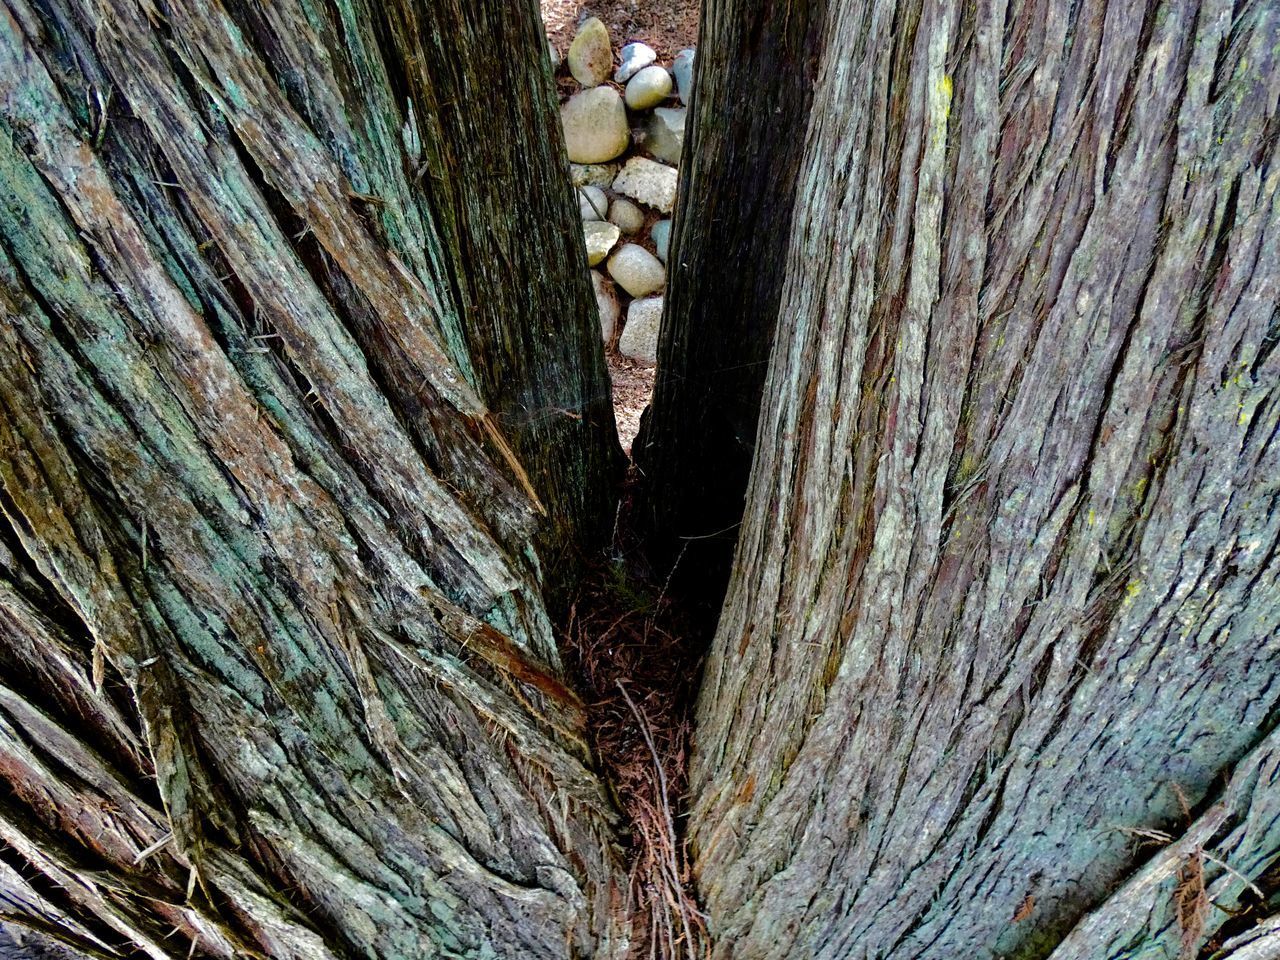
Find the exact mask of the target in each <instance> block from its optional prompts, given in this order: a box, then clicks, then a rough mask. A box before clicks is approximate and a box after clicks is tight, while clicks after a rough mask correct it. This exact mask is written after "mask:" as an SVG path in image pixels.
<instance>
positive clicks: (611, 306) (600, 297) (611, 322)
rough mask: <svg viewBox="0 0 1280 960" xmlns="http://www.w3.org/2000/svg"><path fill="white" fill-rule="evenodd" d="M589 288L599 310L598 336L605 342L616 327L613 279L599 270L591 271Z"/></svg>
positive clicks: (616, 304)
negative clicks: (592, 291)
mask: <svg viewBox="0 0 1280 960" xmlns="http://www.w3.org/2000/svg"><path fill="white" fill-rule="evenodd" d="M591 288H592V289H593V290H594V291H595V294H596V307H597V308H598V310H599V312H600V337H601V339H602V340H603V341H604V342H605V343H606V344H607V343H608V342H609V341H610V340H612V339H613V332H614V330H616V329H617V327H618V313H619V311H618V293H617V291H616V290H614V289H613V281H611V280H610V279H609V278H608V277H606V276H605V275H604V274H603V273H601V272H600V271H599V270H592V271H591Z"/></svg>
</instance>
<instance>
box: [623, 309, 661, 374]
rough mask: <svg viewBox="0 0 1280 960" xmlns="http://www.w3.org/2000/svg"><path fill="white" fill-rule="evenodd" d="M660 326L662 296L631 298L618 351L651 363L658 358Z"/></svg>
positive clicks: (634, 358)
mask: <svg viewBox="0 0 1280 960" xmlns="http://www.w3.org/2000/svg"><path fill="white" fill-rule="evenodd" d="M661 328H662V297H645V298H644V299H643V300H632V301H631V306H629V307H628V308H627V323H626V326H624V327H623V328H622V336H621V337H619V338H618V352H619V353H621V354H622V355H623V356H627V357H631V358H632V359H633V360H643V361H645V362H646V363H653V362H654V361H656V360H657V359H658V331H659V330H660V329H661Z"/></svg>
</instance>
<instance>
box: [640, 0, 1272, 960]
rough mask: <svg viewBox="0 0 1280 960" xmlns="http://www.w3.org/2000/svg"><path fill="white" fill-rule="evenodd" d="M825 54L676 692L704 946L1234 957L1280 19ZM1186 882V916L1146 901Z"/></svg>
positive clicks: (840, 22)
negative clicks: (758, 394) (764, 365)
mask: <svg viewBox="0 0 1280 960" xmlns="http://www.w3.org/2000/svg"><path fill="white" fill-rule="evenodd" d="M706 6H707V15H708V16H712V17H723V16H726V15H727V14H725V13H724V12H723V10H728V9H730V8H732V7H734V6H735V5H734V4H732V3H718V2H716V0H708V3H707V5H706ZM722 8H723V10H722ZM820 35H821V38H822V39H821V58H820V65H819V67H818V75H817V85H816V87H815V89H814V91H813V102H812V107H811V109H810V111H809V113H808V115H807V129H806V132H805V134H804V138H805V139H804V149H803V157H802V160H801V161H800V171H799V174H798V185H797V187H796V189H795V197H794V201H793V202H794V205H795V209H794V212H793V214H792V216H791V218H790V223H791V226H790V229H789V233H788V247H787V252H786V267H785V270H786V276H785V281H784V285H783V289H782V293H781V298H780V304H779V307H778V311H777V317H778V323H777V331H778V333H777V338H776V344H775V346H774V349H773V354H772V363H771V368H770V372H769V378H768V382H767V385H766V387H765V390H764V407H763V409H762V411H761V414H760V426H759V431H758V433H757V436H756V448H755V461H754V468H753V473H752V479H751V485H750V489H749V492H748V496H747V506H746V514H745V519H744V522H743V526H742V534H741V538H740V541H739V543H738V546H737V556H736V564H735V569H734V573H733V578H732V581H731V584H730V587H729V592H728V597H727V600H726V602H725V605H724V610H723V615H722V619H721V621H720V624H719V628H718V632H717V634H716V637H715V641H714V644H713V648H712V652H711V655H710V660H709V663H708V666H707V671H706V677H705V681H704V686H703V689H702V692H701V699H700V702H699V708H698V718H697V721H698V723H697V736H696V750H695V755H694V758H693V769H692V775H691V780H692V793H693V797H694V805H693V813H692V840H693V846H694V853H695V857H696V863H697V870H698V879H699V886H700V890H701V892H702V894H703V896H704V897H705V902H706V906H707V909H708V912H709V914H710V918H711V919H710V925H711V934H712V936H713V938H714V941H715V954H716V956H718V957H744V956H749V957H753V958H767V957H779V958H781V957H787V958H793V960H794V958H802V957H823V958H835V957H841V958H852V957H867V958H870V957H876V958H892V960H899V958H919V960H923V958H953V957H958V956H971V957H1018V958H1041V957H1046V956H1050V955H1052V956H1054V957H1058V958H1066V957H1080V958H1084V957H1093V958H1096V957H1117V958H1118V957H1121V956H1123V957H1139V956H1140V957H1174V956H1178V955H1180V954H1184V955H1187V952H1188V951H1189V955H1194V953H1195V951H1196V950H1197V949H1199V948H1200V947H1202V946H1203V945H1204V944H1206V943H1211V942H1213V943H1218V942H1221V939H1220V936H1219V935H1220V933H1221V936H1223V937H1225V936H1227V935H1230V936H1232V937H1243V936H1248V935H1250V934H1248V932H1247V931H1240V930H1237V929H1235V928H1227V927H1223V926H1222V925H1223V924H1224V922H1225V921H1227V920H1228V918H1229V914H1228V912H1226V911H1238V910H1240V909H1243V908H1244V907H1246V906H1247V905H1248V904H1249V903H1250V902H1251V900H1252V899H1255V898H1256V896H1257V894H1256V893H1255V892H1253V891H1252V890H1251V888H1249V887H1248V886H1247V885H1246V883H1245V878H1249V879H1254V880H1256V879H1257V878H1259V877H1260V876H1261V875H1262V874H1263V872H1264V870H1265V868H1266V867H1267V866H1268V865H1269V864H1271V863H1272V862H1273V861H1274V860H1275V858H1276V855H1277V853H1278V852H1280V795H1278V794H1280V791H1278V790H1277V784H1276V767H1275V761H1276V754H1275V739H1274V737H1275V735H1274V734H1273V733H1272V729H1273V726H1274V722H1275V716H1276V708H1277V706H1280V686H1278V685H1277V683H1276V680H1277V677H1278V676H1280V585H1278V584H1277V573H1278V571H1280V509H1277V497H1278V495H1280V436H1278V435H1277V425H1278V423H1280V390H1278V389H1277V384H1278V381H1280V351H1278V350H1277V349H1276V344H1277V340H1278V339H1280V319H1278V314H1277V297H1278V294H1280V193H1278V192H1277V187H1278V186H1280V163H1278V162H1277V161H1278V160H1280V154H1278V152H1277V136H1278V134H1280V114H1278V112H1277V99H1278V97H1280V64H1278V63H1277V57H1278V56H1280V42H1278V41H1280V12H1278V11H1277V9H1276V7H1275V5H1274V4H1267V3H1247V2H1246V3H1239V4H1236V5H1235V6H1234V7H1233V6H1232V5H1230V4H1198V3H1195V2H1191V0H1187V2H1165V3H1152V4H1142V5H1140V6H1139V7H1137V8H1134V7H1132V6H1131V5H1129V4H1120V3H1105V2H1101V0H1092V2H1083V3H1079V4H1074V5H1066V4H1058V3H1053V2H1026V3H1023V2H1017V3H1004V2H998V0H990V2H982V3H978V4H972V5H959V6H958V5H955V4H951V3H940V2H939V3H933V2H905V3H863V2H857V0H843V2H838V3H835V2H833V3H831V4H830V6H829V9H828V10H827V13H826V20H825V23H824V25H823V26H822V29H821V34H820ZM711 69H726V68H725V67H724V65H723V64H721V63H719V62H718V61H704V72H703V73H702V74H700V80H703V81H705V80H706V79H707V77H706V73H705V70H711ZM710 86H712V88H713V89H715V87H714V84H711V85H710ZM778 122H779V123H780V124H784V123H785V124H790V123H793V122H794V121H793V120H781V119H780V120H779V121H778ZM784 198H785V194H784ZM686 213H687V208H686ZM697 229H698V228H697V227H695V225H694V224H693V223H691V221H690V220H689V219H688V218H687V217H686V218H685V219H684V221H683V222H682V224H681V226H680V236H679V240H678V246H679V245H683V244H686V243H688V242H689V240H690V238H691V237H693V236H694V235H695V231H696V230H697ZM744 269H745V265H744ZM681 276H682V275H681V274H679V273H677V274H676V283H680V282H681ZM702 295H703V296H709V295H710V294H709V293H703V294H702ZM681 296H682V293H681V292H680V291H679V290H676V291H673V292H672V300H673V302H679V299H680V297H681ZM696 312H697V308H696V307H694V308H692V313H693V314H696ZM702 335H703V334H702V333H701V332H700V331H693V332H690V331H689V330H686V329H685V328H684V327H683V326H682V325H681V324H680V323H679V322H677V323H676V324H674V325H673V326H672V327H671V328H670V329H668V330H665V331H664V336H665V337H667V338H668V341H669V342H668V343H666V344H665V345H664V347H663V353H662V355H663V356H664V357H665V356H668V355H670V354H671V353H672V352H673V351H676V350H678V349H680V347H679V344H678V343H672V342H670V338H671V337H673V336H689V337H697V336H702ZM707 335H710V336H715V335H716V334H714V333H711V334H707ZM737 359H738V357H737V355H736V354H734V353H733V352H732V351H731V350H730V351H729V352H726V353H724V354H722V355H721V356H720V358H719V362H720V363H721V364H722V365H724V366H730V365H732V364H733V363H734V362H735V361H736V360H737ZM652 442H654V443H658V444H661V443H662V442H664V440H663V437H662V436H661V434H655V436H654V437H653V439H652ZM1224 864H1225V865H1226V866H1223V865H1224ZM1197 870H1199V871H1200V873H1199V874H1198V876H1199V878H1200V880H1201V881H1203V883H1204V884H1205V885H1206V887H1207V890H1208V895H1209V896H1210V897H1211V898H1212V899H1213V901H1214V902H1215V903H1216V904H1217V906H1214V907H1210V908H1204V909H1203V910H1202V909H1200V908H1199V907H1196V908H1195V909H1194V910H1192V909H1188V910H1186V911H1184V912H1183V913H1182V915H1175V912H1174V911H1175V906H1176V904H1177V902H1178V901H1177V899H1176V898H1178V897H1185V896H1186V895H1187V894H1188V893H1189V892H1194V887H1195V880H1196V876H1197V873H1196V871H1197ZM1259 882H1261V883H1263V885H1264V886H1265V883H1266V882H1265V881H1259ZM1273 892H1274V891H1273V890H1271V889H1269V888H1268V889H1263V890H1262V893H1263V894H1264V895H1265V896H1266V897H1270V896H1271V895H1272V893H1273ZM1193 906H1194V905H1193ZM1250 915H1252V916H1254V917H1255V919H1256V916H1257V914H1256V913H1254V912H1251V911H1246V913H1245V914H1242V917H1244V918H1245V919H1247V917H1248V916H1250ZM1220 928H1221V931H1220ZM1184 940H1185V941H1187V942H1185V943H1184ZM1271 942H1272V944H1273V945H1274V938H1272V941H1271ZM1258 949H1259V950H1260V951H1265V949H1266V948H1265V946H1264V947H1259V948H1258ZM1239 953H1240V955H1248V953H1247V951H1244V948H1243V947H1241V949H1240V951H1239ZM1273 953H1274V951H1273ZM1273 953H1267V954H1265V955H1268V956H1270V955H1273ZM1259 955H1262V954H1261V953H1260V954H1259Z"/></svg>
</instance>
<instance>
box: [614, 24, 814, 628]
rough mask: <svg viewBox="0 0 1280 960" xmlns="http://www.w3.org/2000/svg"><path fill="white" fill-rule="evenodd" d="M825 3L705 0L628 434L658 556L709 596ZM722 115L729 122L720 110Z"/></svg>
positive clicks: (749, 436)
mask: <svg viewBox="0 0 1280 960" xmlns="http://www.w3.org/2000/svg"><path fill="white" fill-rule="evenodd" d="M826 6H827V4H826V2H825V0H823V2H819V3H802V4H795V3H791V2H768V3H761V4H753V5H750V9H749V10H748V9H745V8H743V7H742V5H740V4H733V3H725V2H720V0H708V2H705V3H704V4H703V8H702V13H701V21H700V24H699V48H698V58H697V62H696V65H695V69H696V73H697V79H696V83H695V90H696V91H697V92H696V95H695V97H694V102H693V104H692V106H691V107H690V111H691V115H692V117H693V122H692V123H690V124H689V135H688V136H689V141H688V143H687V144H686V145H685V150H684V160H683V161H682V172H681V182H682V187H681V191H680V200H679V208H678V210H677V213H676V223H675V231H674V235H673V239H672V245H671V252H670V256H669V258H668V270H669V272H670V283H669V285H668V297H667V303H666V306H665V311H664V314H663V324H662V335H661V340H660V344H659V359H658V375H657V379H656V382H655V384H654V396H653V403H652V406H651V409H650V412H649V414H648V417H647V421H646V424H645V426H644V429H643V431H642V433H641V436H640V438H639V439H638V441H637V442H636V443H635V444H634V446H633V453H634V455H635V458H636V462H637V463H638V464H639V466H640V468H641V472H642V475H643V481H644V494H643V496H644V502H645V510H644V512H643V517H642V519H643V520H644V521H645V523H646V526H647V531H646V532H647V534H648V536H649V539H650V541H651V546H652V548H653V550H654V554H655V558H656V560H657V562H658V565H659V566H660V567H661V568H663V569H669V568H670V567H671V565H672V564H673V563H675V562H676V558H677V557H681V560H680V567H679V569H678V570H677V576H678V577H681V578H683V577H686V576H687V577H689V578H691V579H694V580H697V581H698V593H699V594H705V595H708V596H711V597H713V598H715V599H714V602H712V603H711V604H709V606H714V605H715V603H718V601H719V598H720V597H721V596H722V595H723V590H724V584H725V583H726V582H727V579H728V571H729V562H730V560H731V558H732V552H733V544H734V542H735V540H736V538H737V529H738V523H739V521H741V519H742V510H743V495H744V493H745V491H746V485H747V475H748V472H749V470H750V466H751V457H752V453H753V449H754V438H755V432H756V416H757V412H758V410H759V407H760V393H761V390H762V389H763V386H764V378H765V371H766V367H767V364H768V358H769V348H770V346H771V344H772V342H773V330H774V325H775V323H776V322H777V315H778V301H779V297H780V296H781V291H782V281H783V277H784V267H785V256H786V243H787V237H788V231H789V227H790V223H791V216H792V210H793V208H794V202H793V198H794V196H795V192H796V187H797V182H798V176H799V174H800V165H799V164H800V157H801V150H802V148H803V133H804V129H805V125H806V123H807V121H808V117H809V111H810V104H811V101H812V99H813V81H814V78H815V71H816V67H817V53H818V51H819V50H820V48H821V44H820V40H821V31H822V29H823V23H824V19H825V18H824V14H823V11H824V10H825V9H826ZM727 117H732V118H734V122H732V123H730V122H726V118H727Z"/></svg>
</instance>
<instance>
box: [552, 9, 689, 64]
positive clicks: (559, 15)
mask: <svg viewBox="0 0 1280 960" xmlns="http://www.w3.org/2000/svg"><path fill="white" fill-rule="evenodd" d="M587 17H599V18H600V20H601V21H602V22H603V23H604V25H605V26H606V27H608V28H609V36H610V37H611V38H612V40H613V46H614V49H615V50H617V49H618V48H620V47H622V45H623V44H626V43H630V42H631V41H633V40H642V41H644V42H645V43H647V44H648V45H649V46H651V47H653V49H654V50H656V51H657V53H658V60H659V61H660V62H661V63H663V64H666V65H668V66H670V64H671V59H672V57H674V56H675V55H676V54H677V53H678V52H679V51H681V50H683V49H684V48H685V47H692V46H694V45H695V44H696V43H697V40H698V0H595V2H592V3H579V2H578V0H542V20H543V23H545V24H546V27H547V36H549V37H550V38H551V39H552V41H553V42H554V43H555V45H556V49H557V50H559V51H560V55H561V56H564V54H565V52H566V51H568V49H569V41H571V40H572V39H573V34H574V31H576V30H577V28H578V24H579V22H581V21H582V20H584V19H586V18H587Z"/></svg>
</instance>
